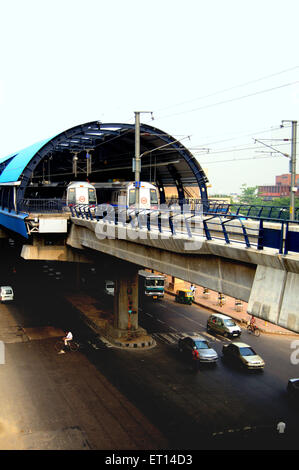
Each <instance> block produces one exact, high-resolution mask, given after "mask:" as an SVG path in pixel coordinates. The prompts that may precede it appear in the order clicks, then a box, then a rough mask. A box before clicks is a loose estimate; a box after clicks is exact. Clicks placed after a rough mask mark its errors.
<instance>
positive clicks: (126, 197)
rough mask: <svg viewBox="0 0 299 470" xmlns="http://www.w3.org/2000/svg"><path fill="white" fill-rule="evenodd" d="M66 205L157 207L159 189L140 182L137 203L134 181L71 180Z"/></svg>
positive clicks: (130, 207) (131, 207)
mask: <svg viewBox="0 0 299 470" xmlns="http://www.w3.org/2000/svg"><path fill="white" fill-rule="evenodd" d="M66 203H67V205H73V204H89V205H96V204H103V203H104V204H111V205H113V206H118V205H119V203H120V204H122V205H125V206H126V208H129V209H135V208H136V206H138V207H139V209H158V206H159V191H158V189H157V187H156V186H155V185H153V184H151V183H147V182H140V189H139V204H136V188H135V184H134V182H128V181H126V182H119V181H115V182H111V183H110V182H109V183H108V182H107V183H94V184H91V183H87V182H84V181H77V182H72V183H70V184H69V185H68V186H67V194H66Z"/></svg>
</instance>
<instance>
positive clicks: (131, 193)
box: [129, 189, 136, 206]
mask: <svg viewBox="0 0 299 470" xmlns="http://www.w3.org/2000/svg"><path fill="white" fill-rule="evenodd" d="M135 202H136V193H135V189H130V191H129V206H131V205H132V204H135Z"/></svg>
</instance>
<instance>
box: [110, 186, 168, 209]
mask: <svg viewBox="0 0 299 470" xmlns="http://www.w3.org/2000/svg"><path fill="white" fill-rule="evenodd" d="M111 204H113V205H115V206H118V205H119V204H120V205H126V207H127V208H128V209H135V208H136V207H138V208H139V209H158V204H159V194H158V190H157V188H156V186H154V185H153V184H151V183H147V182H141V183H140V188H139V204H137V201H136V188H135V185H134V183H132V182H127V183H123V186H122V187H121V186H120V187H119V188H117V189H116V188H115V189H114V190H113V191H112V195H111Z"/></svg>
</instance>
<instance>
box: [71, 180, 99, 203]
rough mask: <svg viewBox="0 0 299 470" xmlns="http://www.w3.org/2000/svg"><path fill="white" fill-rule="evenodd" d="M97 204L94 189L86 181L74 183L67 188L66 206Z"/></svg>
mask: <svg viewBox="0 0 299 470" xmlns="http://www.w3.org/2000/svg"><path fill="white" fill-rule="evenodd" d="M96 203H97V197H96V190H95V187H94V186H93V185H92V184H90V183H87V182H86V181H75V182H73V183H70V184H69V185H68V186H67V191H66V204H67V205H68V206H69V205H74V204H89V205H95V204H96Z"/></svg>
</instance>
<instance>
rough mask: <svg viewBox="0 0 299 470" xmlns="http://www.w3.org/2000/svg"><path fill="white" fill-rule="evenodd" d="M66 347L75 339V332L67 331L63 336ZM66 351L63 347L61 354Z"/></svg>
mask: <svg viewBox="0 0 299 470" xmlns="http://www.w3.org/2000/svg"><path fill="white" fill-rule="evenodd" d="M62 340H63V342H64V346H65V348H69V343H70V342H71V341H72V340H73V334H72V332H71V331H68V332H66V335H65V336H64V337H63V338H62ZM64 353H65V351H64V350H63V349H61V350H60V351H59V354H64Z"/></svg>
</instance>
